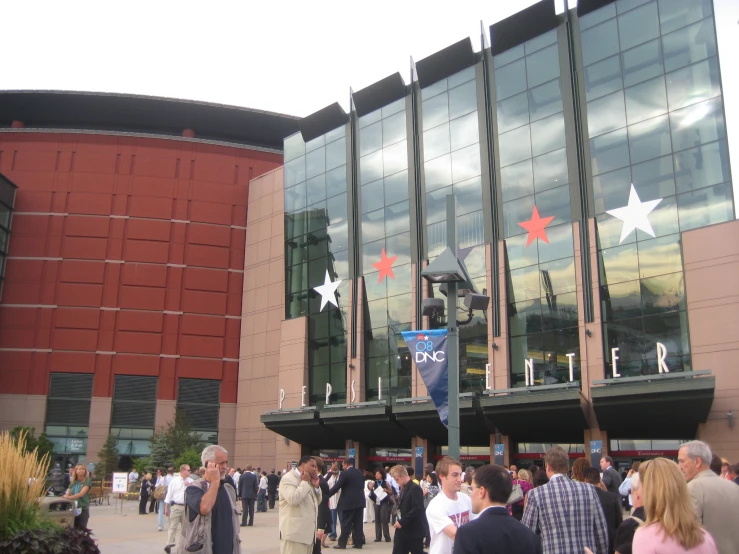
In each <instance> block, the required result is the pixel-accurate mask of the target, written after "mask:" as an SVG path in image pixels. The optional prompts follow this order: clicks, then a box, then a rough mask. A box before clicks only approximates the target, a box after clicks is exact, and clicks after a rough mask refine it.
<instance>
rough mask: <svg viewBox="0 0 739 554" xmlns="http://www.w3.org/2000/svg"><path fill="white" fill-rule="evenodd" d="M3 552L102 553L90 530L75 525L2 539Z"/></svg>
mask: <svg viewBox="0 0 739 554" xmlns="http://www.w3.org/2000/svg"><path fill="white" fill-rule="evenodd" d="M0 552H2V553H3V554H100V549H99V548H98V546H97V543H96V542H95V540H94V539H93V538H92V533H91V532H90V531H89V530H82V529H75V528H74V527H64V528H59V527H58V526H55V528H46V529H35V530H27V531H23V532H21V533H18V534H16V535H15V536H13V537H11V538H8V539H0Z"/></svg>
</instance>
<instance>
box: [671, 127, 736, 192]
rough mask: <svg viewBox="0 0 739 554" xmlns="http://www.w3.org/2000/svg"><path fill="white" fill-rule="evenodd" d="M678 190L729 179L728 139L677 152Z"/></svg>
mask: <svg viewBox="0 0 739 554" xmlns="http://www.w3.org/2000/svg"><path fill="white" fill-rule="evenodd" d="M675 179H676V182H677V192H686V191H689V190H696V189H700V188H703V187H709V186H711V185H717V184H719V183H722V182H724V181H728V180H729V156H728V152H727V149H726V141H724V140H720V141H718V142H712V143H711V144H705V145H703V146H698V147H697V148H691V149H689V150H684V151H682V152H679V153H677V154H675Z"/></svg>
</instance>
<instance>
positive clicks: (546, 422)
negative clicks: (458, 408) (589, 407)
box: [480, 383, 588, 443]
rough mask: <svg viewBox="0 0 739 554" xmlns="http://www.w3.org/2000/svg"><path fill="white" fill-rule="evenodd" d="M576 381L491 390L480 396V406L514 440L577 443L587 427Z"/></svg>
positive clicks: (498, 427)
mask: <svg viewBox="0 0 739 554" xmlns="http://www.w3.org/2000/svg"><path fill="white" fill-rule="evenodd" d="M585 406H586V401H585V398H584V397H583V395H582V393H581V392H580V384H579V383H572V384H568V385H541V386H536V387H529V388H525V389H524V388H517V389H504V390H495V391H491V392H490V393H487V394H483V396H481V397H480V408H481V410H482V413H483V414H484V415H485V416H486V417H487V419H488V420H489V421H490V422H491V423H492V424H493V425H494V426H495V427H496V428H497V429H498V431H500V432H501V433H502V434H504V435H508V436H511V437H513V438H514V439H515V440H516V441H517V442H541V441H542V440H543V439H542V437H545V438H546V439H547V442H553V443H556V442H572V443H579V442H582V440H583V430H584V429H587V428H588V420H587V417H586V412H585Z"/></svg>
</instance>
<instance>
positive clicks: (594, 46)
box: [581, 19, 619, 66]
mask: <svg viewBox="0 0 739 554" xmlns="http://www.w3.org/2000/svg"><path fill="white" fill-rule="evenodd" d="M581 40H582V60H583V65H586V66H588V65H590V64H591V63H595V62H598V61H600V60H603V59H605V58H608V57H610V56H613V55H614V54H618V50H619V46H618V25H617V23H616V20H615V19H611V20H610V21H607V22H605V23H603V24H601V25H597V26H595V27H592V28H590V29H587V30H585V31H583V32H582V33H581Z"/></svg>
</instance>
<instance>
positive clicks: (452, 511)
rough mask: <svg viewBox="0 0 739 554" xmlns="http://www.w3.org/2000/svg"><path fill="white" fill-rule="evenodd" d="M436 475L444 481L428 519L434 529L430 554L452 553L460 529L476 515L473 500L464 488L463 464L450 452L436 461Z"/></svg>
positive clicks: (432, 504) (432, 529) (428, 512)
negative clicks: (463, 491)
mask: <svg viewBox="0 0 739 554" xmlns="http://www.w3.org/2000/svg"><path fill="white" fill-rule="evenodd" d="M436 475H437V476H438V478H439V481H440V482H441V493H440V494H437V495H436V496H435V497H434V499H433V500H432V501H431V502H429V505H428V507H427V508H426V519H428V522H429V530H430V532H431V546H430V547H429V554H452V549H453V548H454V539H455V537H456V536H457V529H459V528H460V527H461V526H462V525H464V524H466V523H469V522H470V521H472V520H473V519H475V517H476V516H475V514H473V513H472V502H471V501H470V497H469V496H468V495H466V494H460V493H459V491H460V489H461V488H462V465H461V464H460V463H459V462H458V461H456V460H455V459H453V458H450V457H449V456H444V457H443V458H442V459H441V460H439V463H438V464H436Z"/></svg>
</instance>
